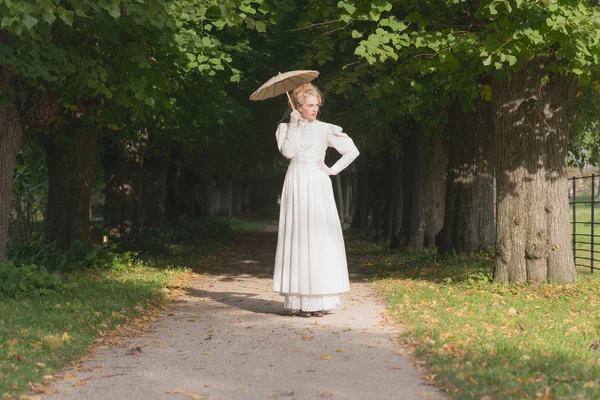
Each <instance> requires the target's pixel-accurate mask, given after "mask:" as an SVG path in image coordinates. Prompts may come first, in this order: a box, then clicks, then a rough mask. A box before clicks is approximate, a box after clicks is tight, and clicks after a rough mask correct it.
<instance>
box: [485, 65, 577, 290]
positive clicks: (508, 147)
mask: <svg viewBox="0 0 600 400" xmlns="http://www.w3.org/2000/svg"><path fill="white" fill-rule="evenodd" d="M546 75H549V76H550V80H549V82H548V83H546V84H545V85H542V84H541V83H540V82H541V81H542V78H543V77H544V76H546ZM492 88H493V96H494V97H493V99H494V100H493V107H494V116H495V118H496V121H495V122H496V124H495V127H496V156H495V160H496V169H497V185H498V187H497V190H498V197H497V207H498V210H497V211H498V220H497V224H496V227H497V231H496V248H497V256H496V263H495V270H494V280H495V281H496V282H511V283H523V282H526V281H531V282H546V281H550V282H558V283H568V282H572V281H573V280H575V277H576V270H575V265H574V262H573V253H572V249H571V235H570V225H569V203H568V197H567V196H568V188H567V172H566V157H567V145H568V142H569V137H570V134H571V129H572V123H573V120H574V118H575V115H576V105H575V99H576V95H577V91H578V88H579V82H578V79H577V77H576V76H575V75H572V74H567V75H558V74H554V73H552V72H550V71H546V69H545V68H544V65H543V60H540V59H534V60H531V61H529V62H528V63H527V64H526V65H525V66H524V67H523V68H522V69H521V70H519V71H517V72H513V73H512V76H511V80H510V81H495V82H493V86H492Z"/></svg>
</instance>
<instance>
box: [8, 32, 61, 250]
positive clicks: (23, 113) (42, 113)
mask: <svg viewBox="0 0 600 400" xmlns="http://www.w3.org/2000/svg"><path fill="white" fill-rule="evenodd" d="M8 41H10V34H8V33H6V32H0V43H7V42H8ZM0 92H2V93H3V95H4V96H10V97H9V98H8V99H7V100H8V101H0V261H4V260H5V259H6V244H7V242H8V227H9V221H10V204H11V201H10V200H11V196H12V184H13V177H14V166H15V159H16V157H17V153H18V152H19V150H20V148H21V146H22V144H23V140H24V138H25V133H26V129H27V128H30V129H35V128H39V127H42V126H45V125H48V124H50V123H51V122H52V121H54V120H55V119H56V118H57V117H58V116H59V115H60V105H59V103H58V95H56V93H53V92H49V91H41V90H36V89H33V88H30V87H28V86H26V85H24V84H23V83H22V82H20V81H19V79H18V78H16V77H15V76H13V75H12V71H11V69H10V68H9V67H8V66H6V65H2V64H0Z"/></svg>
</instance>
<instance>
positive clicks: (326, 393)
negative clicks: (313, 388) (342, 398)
mask: <svg viewBox="0 0 600 400" xmlns="http://www.w3.org/2000/svg"><path fill="white" fill-rule="evenodd" d="M332 397H333V393H331V392H323V393H321V398H323V399H330V398H332Z"/></svg>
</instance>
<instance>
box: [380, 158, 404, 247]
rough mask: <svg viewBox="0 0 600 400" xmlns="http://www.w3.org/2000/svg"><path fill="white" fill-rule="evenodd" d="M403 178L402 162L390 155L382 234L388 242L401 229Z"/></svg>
mask: <svg viewBox="0 0 600 400" xmlns="http://www.w3.org/2000/svg"><path fill="white" fill-rule="evenodd" d="M403 181H404V180H403V176H402V160H400V159H398V157H396V156H395V155H393V154H392V155H390V157H389V162H388V168H387V188H388V189H387V203H386V223H385V229H384V234H385V238H386V239H388V240H391V239H393V238H394V237H396V235H398V233H400V229H401V228H402V217H403V215H402V211H403V197H404V196H403V193H402V189H403V187H402V186H403Z"/></svg>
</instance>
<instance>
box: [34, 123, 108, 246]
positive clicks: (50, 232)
mask: <svg viewBox="0 0 600 400" xmlns="http://www.w3.org/2000/svg"><path fill="white" fill-rule="evenodd" d="M97 138H98V133H97V131H95V130H89V129H87V127H86V126H85V125H83V124H82V123H81V121H79V120H78V119H76V118H75V117H68V122H67V123H66V128H65V131H64V133H63V134H58V133H56V134H51V135H41V136H40V141H41V143H42V145H43V146H44V149H45V150H46V160H47V163H48V203H47V204H48V205H47V208H46V220H45V223H44V238H45V240H46V241H47V242H49V243H52V242H55V243H56V244H57V245H58V246H59V247H62V248H66V247H68V246H70V245H71V244H72V243H73V242H75V241H83V242H86V241H87V240H88V231H89V221H90V214H89V210H90V198H91V190H92V181H93V177H94V159H95V155H96V144H97Z"/></svg>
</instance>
